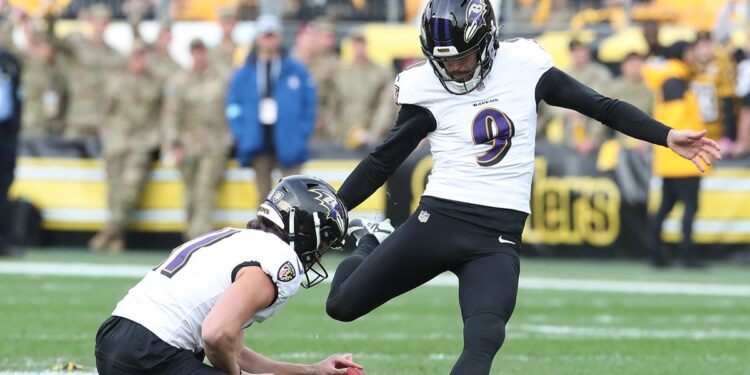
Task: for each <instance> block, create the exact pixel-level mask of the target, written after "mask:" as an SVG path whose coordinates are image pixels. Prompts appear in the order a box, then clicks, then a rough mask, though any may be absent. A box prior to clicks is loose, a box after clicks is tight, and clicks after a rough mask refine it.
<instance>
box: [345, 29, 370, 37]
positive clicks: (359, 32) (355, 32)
mask: <svg viewBox="0 0 750 375" xmlns="http://www.w3.org/2000/svg"><path fill="white" fill-rule="evenodd" d="M347 36H348V37H349V38H350V39H352V40H366V39H367V38H366V37H365V29H364V27H361V26H357V27H353V28H351V29H350V30H349V33H348V34H347Z"/></svg>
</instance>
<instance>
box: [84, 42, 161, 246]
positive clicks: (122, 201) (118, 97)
mask: <svg viewBox="0 0 750 375" xmlns="http://www.w3.org/2000/svg"><path fill="white" fill-rule="evenodd" d="M111 73H112V72H110V74H111ZM111 81H112V82H111V83H110V84H109V85H108V86H107V88H108V92H107V94H106V96H105V98H106V102H105V107H104V108H105V113H107V114H108V118H107V121H105V122H104V124H105V125H104V128H103V130H102V134H103V137H102V138H103V139H102V142H103V144H104V152H103V154H104V169H105V172H106V174H107V202H108V204H109V218H108V220H107V224H106V227H105V228H104V230H102V231H101V232H99V233H98V234H97V235H96V236H94V238H92V239H91V241H90V242H89V247H90V248H91V249H93V250H97V251H108V252H113V253H117V252H121V251H122V250H123V248H124V246H125V237H124V235H125V230H126V228H127V225H128V221H129V218H130V214H131V213H132V212H133V210H134V209H135V208H136V206H137V205H138V202H139V201H140V197H141V191H142V190H143V186H144V184H145V182H146V175H147V172H148V170H149V166H150V163H151V155H152V153H153V151H154V150H155V149H156V148H157V147H158V145H159V132H158V128H159V127H158V126H155V125H157V124H158V123H159V114H160V109H161V100H162V85H161V82H160V81H159V80H158V79H157V78H156V77H155V75H154V74H153V73H152V72H151V71H150V70H149V67H148V49H147V47H146V45H144V44H142V43H136V44H134V45H133V50H132V52H131V55H130V57H129V59H128V64H127V69H126V70H125V69H122V70H120V71H116V72H115V74H114V76H113V77H112V78H111Z"/></svg>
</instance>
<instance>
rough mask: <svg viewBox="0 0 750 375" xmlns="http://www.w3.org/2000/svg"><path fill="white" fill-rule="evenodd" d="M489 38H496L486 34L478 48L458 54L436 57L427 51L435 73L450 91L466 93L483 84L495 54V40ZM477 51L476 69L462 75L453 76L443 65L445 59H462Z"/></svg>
mask: <svg viewBox="0 0 750 375" xmlns="http://www.w3.org/2000/svg"><path fill="white" fill-rule="evenodd" d="M489 39H493V40H494V38H491V37H490V36H486V37H485V38H484V40H483V41H482V43H481V44H479V45H477V47H476V48H473V49H471V50H469V51H467V52H465V53H462V54H460V55H457V56H450V57H435V55H434V54H429V55H428V54H427V52H425V55H427V57H428V61H429V62H430V65H431V66H432V69H433V70H434V71H435V75H437V77H438V79H439V80H440V83H441V84H442V85H443V87H444V88H445V89H446V90H448V92H450V93H451V94H454V95H465V94H468V93H470V92H472V91H474V90H475V89H477V88H479V87H480V86H481V84H482V81H484V78H485V77H486V76H487V74H488V73H489V72H490V68H491V67H492V60H493V59H492V57H494V55H495V48H494V45H493V41H492V40H489ZM475 53H478V54H479V56H477V62H476V65H474V69H472V70H471V71H470V72H469V73H466V74H464V75H462V76H459V77H454V76H452V75H451V74H449V73H448V71H447V70H446V69H445V66H444V65H443V62H445V61H451V60H457V59H462V58H464V57H466V56H470V55H471V54H475ZM431 56H432V57H431ZM491 56H492V57H491Z"/></svg>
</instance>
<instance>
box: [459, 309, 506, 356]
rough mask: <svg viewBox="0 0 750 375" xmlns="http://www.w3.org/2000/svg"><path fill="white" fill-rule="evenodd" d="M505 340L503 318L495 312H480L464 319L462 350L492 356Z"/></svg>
mask: <svg viewBox="0 0 750 375" xmlns="http://www.w3.org/2000/svg"><path fill="white" fill-rule="evenodd" d="M504 341H505V320H504V319H503V318H502V317H500V315H497V314H495V313H480V314H476V315H472V316H470V317H468V318H466V319H465V320H464V350H471V351H477V352H480V353H484V354H489V355H491V356H494V355H495V353H497V351H498V350H500V347H501V346H503V342H504Z"/></svg>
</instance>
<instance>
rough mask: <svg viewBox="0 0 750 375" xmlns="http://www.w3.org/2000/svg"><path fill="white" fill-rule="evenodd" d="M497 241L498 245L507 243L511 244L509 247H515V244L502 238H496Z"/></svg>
mask: <svg viewBox="0 0 750 375" xmlns="http://www.w3.org/2000/svg"><path fill="white" fill-rule="evenodd" d="M497 240H498V241H500V243H508V244H511V245H515V244H516V243H515V242H513V241H508V240H504V239H503V236H500V237H498V238H497Z"/></svg>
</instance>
